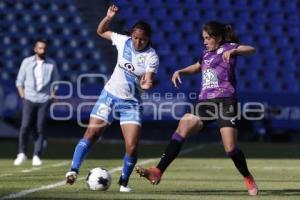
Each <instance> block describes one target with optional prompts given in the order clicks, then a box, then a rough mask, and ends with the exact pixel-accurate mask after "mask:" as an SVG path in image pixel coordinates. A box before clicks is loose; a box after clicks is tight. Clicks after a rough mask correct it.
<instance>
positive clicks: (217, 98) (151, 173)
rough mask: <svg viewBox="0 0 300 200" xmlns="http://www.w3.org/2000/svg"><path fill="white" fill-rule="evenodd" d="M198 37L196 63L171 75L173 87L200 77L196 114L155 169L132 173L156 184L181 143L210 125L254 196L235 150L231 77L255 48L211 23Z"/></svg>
mask: <svg viewBox="0 0 300 200" xmlns="http://www.w3.org/2000/svg"><path fill="white" fill-rule="evenodd" d="M202 37H203V40H204V45H205V50H204V51H203V53H202V55H201V56H200V58H199V61H198V62H197V63H195V64H192V65H190V66H188V67H186V68H184V69H181V70H178V71H176V72H175V73H174V74H173V77H172V82H173V84H174V86H175V87H178V86H179V84H180V83H181V78H180V76H181V75H189V74H195V73H202V88H201V93H200V95H199V100H200V102H199V104H200V103H201V106H200V105H199V104H198V105H199V106H197V107H196V108H198V110H196V112H195V113H197V114H191V113H186V114H185V115H184V116H183V117H182V118H181V120H180V122H179V125H178V127H177V129H176V131H175V133H174V134H173V136H172V139H171V141H170V143H169V144H168V146H167V148H166V149H165V152H164V154H163V155H162V157H161V159H160V162H159V163H158V165H157V166H156V167H150V168H148V169H145V168H143V167H141V166H137V168H136V171H137V173H139V174H140V175H141V176H142V177H145V178H147V179H148V180H149V181H150V182H151V183H152V184H158V183H159V182H160V180H161V177H162V175H163V173H164V171H165V170H166V169H167V167H168V166H169V165H170V164H171V162H172V161H173V160H174V159H175V158H176V157H177V155H178V153H179V152H180V149H181V147H182V144H183V143H184V141H185V139H186V138H187V137H188V136H189V135H191V134H192V133H197V132H199V131H201V130H202V129H203V127H205V125H207V124H208V123H210V122H212V121H217V123H218V126H219V128H220V132H221V137H222V141H223V145H224V149H225V151H226V154H227V156H228V157H230V158H231V159H232V161H233V162H234V164H235V166H236V168H237V169H238V170H239V172H240V173H241V174H242V175H243V177H244V182H245V185H246V187H247V190H248V193H249V195H252V196H255V195H257V193H258V188H257V185H256V183H255V181H254V178H253V176H252V175H251V174H250V172H249V170H248V167H247V163H246V159H245V156H244V153H243V152H242V150H241V149H239V148H238V147H237V120H236V117H237V100H236V86H235V85H236V79H235V74H234V69H235V64H236V57H237V56H238V55H248V54H252V53H254V52H255V48H254V47H252V46H247V45H239V44H237V37H236V36H235V34H234V31H233V29H232V28H231V26H228V25H224V24H221V23H219V22H216V21H211V22H208V23H206V24H205V25H204V26H203V30H202Z"/></svg>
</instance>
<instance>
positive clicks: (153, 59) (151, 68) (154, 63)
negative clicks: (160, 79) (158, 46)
mask: <svg viewBox="0 0 300 200" xmlns="http://www.w3.org/2000/svg"><path fill="white" fill-rule="evenodd" d="M158 67H159V58H158V56H157V54H156V53H154V54H152V55H151V56H150V58H149V62H148V65H147V68H146V72H153V73H157V70H158Z"/></svg>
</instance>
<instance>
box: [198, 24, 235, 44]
mask: <svg viewBox="0 0 300 200" xmlns="http://www.w3.org/2000/svg"><path fill="white" fill-rule="evenodd" d="M203 30H204V31H206V32H207V33H208V35H210V36H212V37H215V38H219V37H221V38H222V41H221V44H223V43H229V42H234V43H237V42H238V38H237V36H236V34H235V32H234V30H233V28H232V26H231V25H225V24H222V23H220V22H217V21H210V22H207V23H206V24H204V26H203Z"/></svg>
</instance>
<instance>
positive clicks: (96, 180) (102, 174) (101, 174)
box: [86, 167, 112, 191]
mask: <svg viewBox="0 0 300 200" xmlns="http://www.w3.org/2000/svg"><path fill="white" fill-rule="evenodd" d="M111 180H112V179H111V174H110V173H109V171H107V170H106V169H103V168H100V167H97V168H94V169H92V170H91V171H90V172H89V174H88V175H87V177H86V183H87V186H88V188H89V189H91V190H100V191H105V190H107V189H108V188H109V187H110V185H111Z"/></svg>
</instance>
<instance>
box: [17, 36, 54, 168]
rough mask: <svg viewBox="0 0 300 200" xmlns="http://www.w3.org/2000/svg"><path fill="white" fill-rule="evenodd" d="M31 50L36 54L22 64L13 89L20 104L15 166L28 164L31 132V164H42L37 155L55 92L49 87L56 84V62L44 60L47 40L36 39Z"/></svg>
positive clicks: (40, 149) (40, 147)
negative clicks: (32, 141) (21, 102)
mask: <svg viewBox="0 0 300 200" xmlns="http://www.w3.org/2000/svg"><path fill="white" fill-rule="evenodd" d="M33 50H34V52H35V55H33V56H30V57H27V58H25V59H24V60H23V61H22V64H21V67H20V70H19V73H18V76H17V80H16V86H17V89H18V92H19V95H20V97H21V99H22V101H23V109H22V123H21V128H20V133H19V153H18V155H17V158H16V159H15V161H14V165H16V166H18V165H21V164H23V163H24V162H26V161H27V155H26V153H27V149H28V136H29V132H30V131H31V130H33V131H34V132H33V133H34V134H33V140H34V152H33V158H32V165H33V166H40V165H42V161H41V159H40V156H41V153H42V150H43V141H44V132H45V130H44V127H45V122H46V119H47V115H48V111H49V105H50V100H51V98H53V97H54V95H55V91H56V90H57V88H55V87H52V86H51V85H52V83H53V82H54V81H58V71H57V68H56V63H55V62H54V61H53V60H52V59H50V58H48V57H46V52H47V41H46V40H44V39H38V40H36V42H35V46H34V49H33Z"/></svg>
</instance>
